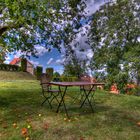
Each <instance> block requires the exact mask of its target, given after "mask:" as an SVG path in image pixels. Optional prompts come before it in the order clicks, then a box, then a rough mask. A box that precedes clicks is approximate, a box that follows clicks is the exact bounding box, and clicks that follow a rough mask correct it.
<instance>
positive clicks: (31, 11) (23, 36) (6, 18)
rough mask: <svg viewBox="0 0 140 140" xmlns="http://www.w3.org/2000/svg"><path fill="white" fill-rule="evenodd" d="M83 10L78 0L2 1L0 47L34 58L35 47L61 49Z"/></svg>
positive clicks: (71, 33)
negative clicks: (30, 55)
mask: <svg viewBox="0 0 140 140" xmlns="http://www.w3.org/2000/svg"><path fill="white" fill-rule="evenodd" d="M78 5H79V6H78ZM84 7H85V5H84V3H83V2H81V0H68V1H65V0H53V1H52V0H34V1H33V0H28V1H27V0H18V1H16V0H1V2H0V46H1V47H3V48H6V49H8V50H9V51H15V50H21V51H22V52H24V53H25V55H29V54H30V52H31V54H32V55H34V54H36V50H35V49H34V46H35V45H42V46H44V47H46V48H47V49H50V48H51V46H53V47H56V48H58V49H60V44H62V43H63V42H65V43H66V44H67V43H68V42H69V41H70V40H71V39H72V37H73V30H72V29H73V28H75V27H76V25H77V24H78V20H80V18H81V16H80V15H81V12H82V10H83V8H84ZM68 36H69V37H68Z"/></svg>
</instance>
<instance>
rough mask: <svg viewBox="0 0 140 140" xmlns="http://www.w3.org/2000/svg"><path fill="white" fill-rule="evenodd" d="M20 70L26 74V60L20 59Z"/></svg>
mask: <svg viewBox="0 0 140 140" xmlns="http://www.w3.org/2000/svg"><path fill="white" fill-rule="evenodd" d="M21 70H22V71H23V72H26V70H27V59H26V58H22V59H21Z"/></svg>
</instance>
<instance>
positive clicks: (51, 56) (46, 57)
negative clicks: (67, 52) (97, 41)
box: [5, 0, 104, 74]
mask: <svg viewBox="0 0 140 140" xmlns="http://www.w3.org/2000/svg"><path fill="white" fill-rule="evenodd" d="M103 3H104V0H96V2H94V0H87V8H86V11H88V14H87V15H86V16H87V17H89V16H91V15H92V14H93V13H94V12H95V11H96V10H98V9H99V7H100V5H102V4H103ZM85 27H88V28H89V29H90V27H89V25H84V27H83V29H82V31H81V33H83V32H84V33H86V34H87V32H86V30H85ZM77 41H78V42H80V48H75V52H76V54H77V56H78V57H79V58H80V57H81V56H82V57H81V58H80V59H83V58H88V59H90V58H91V57H92V52H91V49H90V46H89V45H87V44H85V41H86V36H84V37H81V34H78V35H77V36H76V39H75V40H74V41H73V42H72V43H71V44H74V43H75V42H77ZM81 48H84V49H85V52H80V50H81ZM37 49H38V56H39V57H38V58H34V57H31V58H30V61H31V62H32V63H33V64H34V65H35V66H36V65H41V66H43V68H44V70H45V68H47V67H53V68H54V70H55V71H57V72H59V73H60V74H62V73H63V65H62V62H63V60H64V51H63V52H62V53H60V52H58V50H57V49H52V50H51V51H50V52H48V51H47V50H46V49H45V48H43V47H41V46H38V47H37ZM20 55H21V53H20V52H17V53H16V54H13V53H12V54H8V56H7V58H6V61H5V62H6V63H9V62H10V61H11V60H12V59H13V58H15V57H19V56H20Z"/></svg>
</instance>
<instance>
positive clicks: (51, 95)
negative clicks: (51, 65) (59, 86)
mask: <svg viewBox="0 0 140 140" xmlns="http://www.w3.org/2000/svg"><path fill="white" fill-rule="evenodd" d="M50 81H51V78H50V76H49V75H47V74H45V73H43V74H42V75H41V77H40V85H41V87H42V94H43V97H44V98H45V100H44V101H43V102H42V104H41V105H43V104H44V103H45V102H46V101H47V102H48V103H49V105H50V108H52V104H51V103H52V101H53V100H54V99H55V100H56V101H57V102H58V103H59V100H58V99H57V97H58V95H59V93H60V91H59V90H54V89H52V87H51V86H50V85H49V82H50Z"/></svg>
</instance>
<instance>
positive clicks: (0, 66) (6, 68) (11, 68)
mask: <svg viewBox="0 0 140 140" xmlns="http://www.w3.org/2000/svg"><path fill="white" fill-rule="evenodd" d="M0 70H4V71H19V66H17V65H10V64H0Z"/></svg>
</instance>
